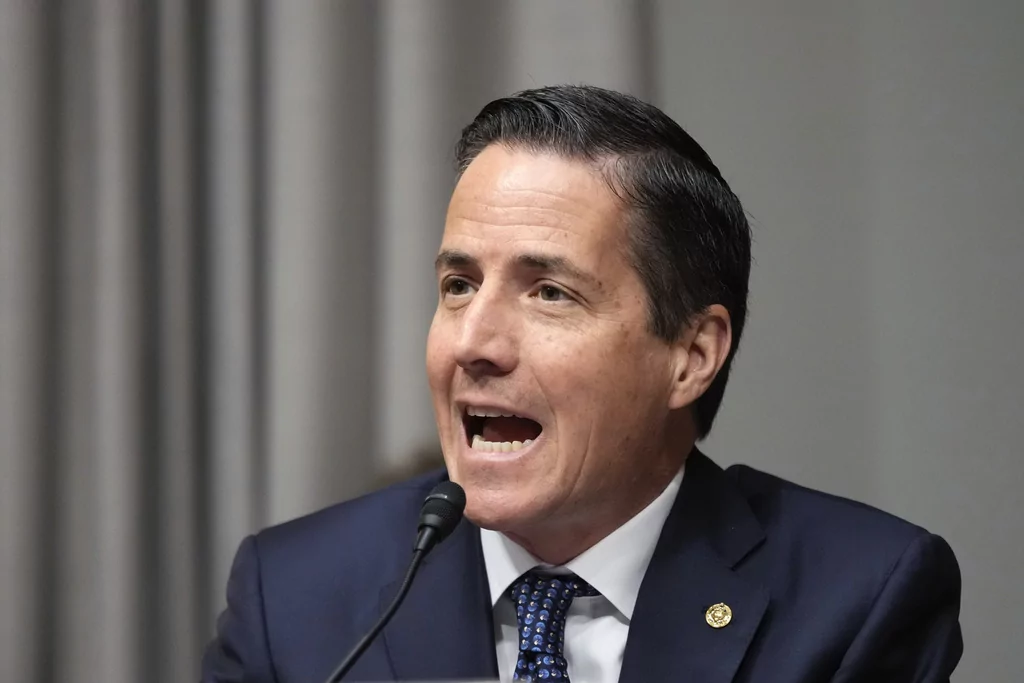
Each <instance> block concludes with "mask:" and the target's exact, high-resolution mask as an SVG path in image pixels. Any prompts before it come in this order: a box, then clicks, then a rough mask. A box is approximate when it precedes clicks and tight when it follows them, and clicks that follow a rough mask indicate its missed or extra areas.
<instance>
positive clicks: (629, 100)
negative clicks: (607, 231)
mask: <svg viewBox="0 0 1024 683" xmlns="http://www.w3.org/2000/svg"><path fill="white" fill-rule="evenodd" d="M492 144H501V145H504V146H506V147H508V148H510V149H523V150H527V151H531V152H536V153H555V154H557V155H559V156H561V157H563V158H565V159H569V160H574V161H582V162H586V163H590V164H593V165H594V167H595V168H597V169H600V170H601V171H602V172H603V174H604V175H605V178H606V180H607V181H608V184H609V186H610V187H611V189H612V191H613V192H615V194H616V195H617V196H618V197H619V198H620V200H621V201H622V202H623V204H624V206H625V211H626V216H627V223H628V227H629V244H630V258H631V260H632V263H633V266H634V268H635V269H636V271H637V273H638V274H639V276H640V279H641V281H642V282H643V285H644V287H645V289H646V291H647V296H648V309H649V310H648V317H649V326H650V330H651V332H652V333H654V334H655V335H657V336H658V337H660V338H661V339H664V340H665V341H669V342H671V341H675V340H677V339H678V338H679V336H680V335H681V334H682V333H683V332H684V331H685V329H686V327H687V326H688V325H689V324H690V323H691V322H692V320H693V318H694V316H696V315H698V314H699V313H701V312H702V311H704V310H706V309H707V308H708V307H709V306H711V305H713V304H721V305H723V306H724V307H725V308H726V309H727V310H728V311H729V315H730V317H731V319H732V331H733V336H732V348H730V349H729V355H728V357H727V359H726V362H725V365H724V366H723V367H722V370H721V372H719V374H718V376H717V377H716V378H715V380H714V382H713V383H712V384H711V386H710V387H709V388H708V390H707V391H706V392H705V393H704V395H703V396H701V397H700V398H699V399H698V400H697V402H696V404H695V406H694V417H695V420H696V423H697V430H698V434H699V437H700V438H704V437H705V436H707V434H708V432H709V431H710V430H711V425H712V423H713V422H714V419H715V414H716V413H717V412H718V408H719V406H720V405H721V403H722V396H723V394H724V392H725V385H726V382H727V381H728V377H729V370H730V367H731V366H732V361H733V358H734V357H735V354H736V350H737V348H738V347H739V341H740V335H741V334H742V332H743V325H744V322H745V321H746V316H747V285H748V280H749V277H750V226H749V225H748V223H747V219H746V215H745V214H744V212H743V207H742V206H741V205H740V201H739V199H737V197H736V195H735V194H733V192H732V190H731V189H729V185H728V183H726V182H725V180H724V179H723V178H722V174H721V173H720V172H719V170H718V167H716V166H715V164H714V163H713V162H712V161H711V158H710V157H709V156H708V154H707V152H705V151H704V150H703V148H701V146H700V145H698V144H697V142H696V141H695V140H694V139H693V138H692V137H690V136H689V134H687V133H686V131H684V130H683V129H682V128H681V127H680V126H679V124H677V123H676V122H675V121H673V120H672V119H671V118H669V117H668V116H667V115H665V113H664V112H662V111H661V110H660V109H658V108H657V107H654V106H652V105H650V104H647V103H645V102H642V101H640V100H638V99H636V98H635V97H632V96H629V95H624V94H622V93H617V92H613V91H610V90H604V89H602V88H597V87H593V86H584V85H561V86H551V87H545V88H537V89H534V90H526V91H523V92H520V93H517V94H515V95H513V96H511V97H504V98H501V99H498V100H494V101H493V102H491V103H490V104H488V105H487V106H485V107H484V108H483V109H482V110H481V111H480V113H479V114H478V115H477V117H476V118H475V119H474V120H473V122H472V123H471V124H469V125H468V126H466V128H464V129H463V131H462V137H461V139H460V140H459V142H458V145H457V147H456V159H455V161H456V169H457V171H458V173H459V174H460V175H461V174H462V173H463V172H464V171H465V170H466V167H467V166H469V164H470V163H471V162H472V161H473V159H475V158H476V156H477V155H478V154H480V152H481V151H483V150H484V148H486V147H488V146H489V145H492Z"/></svg>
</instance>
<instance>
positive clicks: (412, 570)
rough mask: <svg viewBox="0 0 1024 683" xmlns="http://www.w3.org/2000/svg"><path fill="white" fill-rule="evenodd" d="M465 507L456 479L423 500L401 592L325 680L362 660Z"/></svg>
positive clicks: (339, 676)
mask: <svg viewBox="0 0 1024 683" xmlns="http://www.w3.org/2000/svg"><path fill="white" fill-rule="evenodd" d="M465 509H466V492H465V491H463V490H462V487H461V486H459V485H458V484H456V483H455V482H453V481H442V482H441V483H440V484H438V485H437V486H435V487H434V490H433V491H431V492H430V495H429V496H427V498H426V500H424V501H423V507H422V508H420V524H419V530H418V532H417V534H416V543H415V544H414V545H413V550H412V561H411V562H410V563H409V569H408V571H406V572H405V579H404V580H403V581H402V585H401V587H400V588H399V589H398V593H397V594H396V595H395V598H394V600H392V601H391V604H390V605H388V608H387V610H385V612H384V614H382V615H381V617H380V619H379V620H377V623H376V624H374V626H373V628H371V629H370V631H369V633H367V634H366V635H365V636H363V639H362V640H360V641H359V642H358V643H356V646H355V647H354V648H352V651H351V652H349V653H348V656H347V657H345V660H344V661H343V662H342V663H341V664H339V665H338V668H337V669H335V670H334V673H332V674H331V675H330V676H328V677H327V681H326V683H338V681H340V680H341V679H342V678H343V677H344V676H345V674H347V673H348V671H349V669H351V668H352V666H353V665H354V664H355V663H356V662H357V661H358V660H359V658H360V657H361V656H362V654H363V653H364V652H365V651H366V648H368V647H370V643H372V642H373V639H374V638H376V637H377V634H379V633H380V632H381V630H383V628H384V627H385V626H387V623H388V622H389V621H391V617H393V616H395V612H397V611H398V607H399V605H401V604H402V601H403V600H405V595H406V593H408V592H409V587H410V586H411V585H412V580H413V577H415V576H416V572H417V571H418V570H419V568H420V562H422V561H423V558H424V557H426V555H427V553H429V552H430V551H431V550H433V549H434V546H436V545H437V544H438V543H440V542H441V541H443V540H444V539H446V538H448V536H449V535H450V534H451V533H452V531H454V530H455V527H456V526H458V525H459V522H460V521H461V520H462V511H463V510H465Z"/></svg>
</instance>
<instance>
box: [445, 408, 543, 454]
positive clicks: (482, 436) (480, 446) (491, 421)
mask: <svg viewBox="0 0 1024 683" xmlns="http://www.w3.org/2000/svg"><path fill="white" fill-rule="evenodd" d="M462 421H463V425H464V426H465V430H466V438H467V439H468V440H469V445H470V446H472V447H473V448H474V449H476V450H478V451H485V452H494V453H502V452H504V453H511V452H512V451H518V450H519V449H521V448H523V447H524V446H529V445H530V444H531V443H533V442H534V440H536V439H537V437H539V436H540V433H541V431H543V428H542V427H541V425H540V423H539V422H537V421H536V420H533V419H530V418H528V417H522V416H521V415H516V414H514V413H506V412H500V411H497V410H493V409H489V408H477V407H475V406H468V407H467V408H466V409H465V410H464V411H463V413H462Z"/></svg>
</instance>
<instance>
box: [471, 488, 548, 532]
mask: <svg viewBox="0 0 1024 683" xmlns="http://www.w3.org/2000/svg"><path fill="white" fill-rule="evenodd" d="M465 515H466V519H468V520H469V521H471V522H473V524H476V525H477V526H478V527H480V528H482V529H490V530H492V531H501V532H508V531H512V530H514V529H517V528H522V527H524V526H533V524H534V523H536V521H537V517H538V515H537V507H536V506H535V505H534V504H531V502H530V501H523V500H515V499H512V500H510V499H509V496H508V495H507V494H498V495H495V494H494V493H492V492H489V491H480V490H475V489H473V488H467V489H466V512H465Z"/></svg>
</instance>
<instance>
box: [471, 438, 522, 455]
mask: <svg viewBox="0 0 1024 683" xmlns="http://www.w3.org/2000/svg"><path fill="white" fill-rule="evenodd" d="M531 443H533V439H527V440H526V441H484V439H483V437H482V436H480V435H479V434H477V435H476V436H474V437H473V448H475V449H476V450H478V451H487V452H492V453H511V452H513V451H518V450H519V449H521V448H523V447H524V446H529V445H530V444H531Z"/></svg>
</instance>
